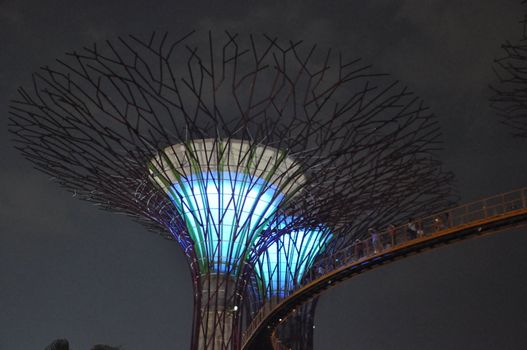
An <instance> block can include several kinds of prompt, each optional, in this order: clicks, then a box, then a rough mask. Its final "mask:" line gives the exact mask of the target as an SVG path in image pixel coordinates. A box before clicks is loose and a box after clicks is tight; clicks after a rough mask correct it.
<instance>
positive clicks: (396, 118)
mask: <svg viewBox="0 0 527 350" xmlns="http://www.w3.org/2000/svg"><path fill="white" fill-rule="evenodd" d="M10 112H11V126H10V128H11V132H12V133H13V134H14V135H15V141H16V142H17V148H19V149H20V150H21V152H22V153H23V154H24V156H25V157H26V158H28V159H29V160H30V161H31V162H33V163H34V164H35V166H36V167H37V168H38V169H40V170H42V171H44V172H45V173H47V174H49V175H51V176H52V177H53V178H54V179H56V181H58V182H59V183H60V184H61V185H62V186H64V187H65V188H67V189H68V190H70V191H71V192H73V193H74V194H75V195H76V197H78V198H81V199H84V200H87V201H90V202H93V203H94V204H96V205H98V206H100V207H101V208H103V209H105V210H111V211H117V212H121V213H125V214H127V215H130V216H132V217H133V218H135V219H136V220H138V221H139V222H141V223H143V224H145V225H146V226H147V227H148V228H149V229H151V230H153V231H156V232H159V233H161V234H162V235H163V236H164V237H166V238H169V239H175V240H177V241H178V242H179V244H180V245H181V247H182V249H183V251H184V253H185V254H186V256H187V258H188V262H189V267H190V271H191V274H192V280H193V287H194V320H193V333H192V341H191V344H192V349H237V348H239V347H240V335H241V331H242V328H243V324H244V322H243V320H242V319H243V317H242V316H241V315H243V313H242V310H243V308H244V305H246V302H247V300H248V299H247V298H249V299H251V298H252V299H251V300H255V299H254V298H256V299H257V300H259V301H260V302H261V301H262V300H265V299H266V298H267V299H268V298H270V297H271V296H273V295H274V296H277V295H278V296H279V295H286V294H288V293H290V292H291V291H292V290H293V289H294V288H297V286H298V285H299V283H301V281H302V278H303V277H304V276H305V275H306V273H308V271H309V269H310V268H311V266H312V265H313V261H314V260H315V259H316V257H317V256H318V255H319V254H322V253H324V251H325V250H326V249H337V248H336V247H338V246H342V245H346V244H348V243H349V242H350V241H353V240H354V239H355V238H357V237H359V236H363V235H365V234H366V228H367V227H368V226H371V225H377V226H380V225H385V224H388V223H391V222H394V221H395V220H398V219H401V218H407V217H410V216H417V215H421V214H425V213H429V212H431V211H434V210H437V209H440V208H443V207H445V206H446V205H447V204H448V203H449V200H450V199H449V196H450V194H451V190H450V182H451V179H452V177H451V175H450V174H449V173H446V172H444V171H442V169H441V166H440V163H439V161H438V160H437V158H436V155H435V151H436V150H437V149H438V148H439V136H440V132H439V129H438V125H437V121H436V120H435V117H434V115H433V114H431V113H430V112H429V111H428V109H427V108H426V107H425V106H424V105H423V103H422V101H421V100H420V99H419V98H417V97H416V96H414V95H413V94H412V93H411V92H409V91H408V89H407V88H406V87H404V86H401V85H400V84H399V83H398V82H396V81H395V82H394V81H392V80H391V79H390V78H389V77H387V76H386V75H383V74H377V73H375V72H373V71H372V69H371V67H370V66H368V65H365V64H363V63H362V62H361V60H353V61H346V60H345V59H344V58H343V57H342V55H341V54H339V53H334V52H332V51H331V50H322V49H318V48H317V47H316V46H308V45H305V44H303V43H302V42H293V41H280V40H278V39H277V38H274V37H269V36H266V35H262V36H252V35H249V36H240V35H237V34H231V33H228V32H226V33H224V34H220V35H213V34H212V33H210V32H209V33H208V35H198V34H195V33H188V34H185V35H182V36H179V37H177V38H170V37H169V35H168V34H161V35H159V34H156V33H154V34H152V35H151V36H149V37H146V38H138V37H135V36H130V37H127V38H119V39H118V40H116V41H115V42H107V43H105V45H102V46H98V45H93V46H90V47H85V48H83V49H82V50H79V51H73V52H71V53H68V54H67V55H66V56H65V57H63V58H61V59H58V60H57V62H55V64H53V65H52V66H45V67H43V68H42V69H41V70H40V71H39V72H37V73H34V74H33V86H32V87H31V89H30V90H27V89H24V88H21V89H19V98H18V99H17V100H15V101H13V102H12V105H11V111H10ZM332 242H335V243H332ZM255 286H256V287H255ZM248 290H249V291H250V292H248ZM248 294H249V295H250V296H249V297H247V295H248ZM309 312H310V313H312V311H309ZM311 316H312V315H311ZM311 319H312V317H311ZM299 320H300V321H299V322H302V321H301V318H299Z"/></svg>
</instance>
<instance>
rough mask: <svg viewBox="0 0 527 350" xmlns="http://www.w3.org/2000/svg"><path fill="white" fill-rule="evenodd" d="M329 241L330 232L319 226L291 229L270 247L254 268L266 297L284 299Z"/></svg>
mask: <svg viewBox="0 0 527 350" xmlns="http://www.w3.org/2000/svg"><path fill="white" fill-rule="evenodd" d="M288 221H290V220H288ZM282 226H286V224H285V223H284V224H282ZM330 238H331V233H330V231H329V229H328V228H327V227H324V226H318V227H315V228H306V229H302V228H296V229H291V230H290V231H289V232H288V233H286V234H283V235H281V236H280V238H278V240H276V241H275V242H273V243H271V244H270V245H269V246H268V247H267V249H266V251H264V252H263V253H262V254H261V255H260V257H259V259H258V263H257V268H256V271H257V274H258V275H259V277H260V278H261V279H262V282H263V283H264V284H265V293H268V294H270V295H278V296H281V297H283V296H284V295H286V294H287V293H288V292H290V291H292V290H293V289H294V288H295V287H296V286H298V285H299V284H300V282H301V280H302V278H303V277H304V274H305V273H306V272H307V270H309V268H311V266H312V265H313V262H314V260H315V258H316V257H317V255H318V254H320V253H322V252H323V251H324V248H325V247H326V244H327V242H328V240H329V239H330Z"/></svg>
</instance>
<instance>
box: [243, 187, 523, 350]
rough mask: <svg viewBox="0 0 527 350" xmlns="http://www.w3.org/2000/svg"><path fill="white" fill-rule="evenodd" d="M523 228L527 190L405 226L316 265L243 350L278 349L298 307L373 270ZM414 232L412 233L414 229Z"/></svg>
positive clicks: (265, 314)
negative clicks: (282, 327) (282, 328)
mask: <svg viewBox="0 0 527 350" xmlns="http://www.w3.org/2000/svg"><path fill="white" fill-rule="evenodd" d="M526 224H527V188H522V189H519V190H516V191H512V192H507V193H502V194H499V195H496V196H492V197H489V198H485V199H481V200H479V201H475V202H472V203H468V204H465V205H462V206H459V207H456V208H452V209H449V210H446V211H443V212H440V213H436V214H434V215H431V216H428V217H425V218H421V219H418V220H415V221H413V225H408V224H404V225H401V226H399V227H395V228H392V229H391V230H386V231H384V232H381V233H380V234H378V238H377V239H373V240H372V239H371V238H368V239H365V240H362V241H357V242H356V243H355V244H353V245H351V246H349V247H346V248H345V249H342V250H340V251H337V252H335V253H334V254H332V255H329V256H327V257H326V258H324V259H322V260H320V261H319V262H318V263H317V267H315V268H314V269H313V271H316V272H319V273H318V274H317V273H314V274H313V275H312V276H310V277H309V278H308V281H307V282H305V283H304V285H303V286H302V287H300V288H299V289H297V290H295V291H294V292H293V293H292V294H290V295H289V296H287V297H285V298H284V299H281V300H271V301H269V302H267V303H266V304H265V305H264V306H263V307H262V308H261V309H260V311H259V312H258V313H257V314H256V315H255V317H254V319H253V320H252V322H251V324H250V325H249V327H247V329H246V330H245V332H244V333H243V338H242V349H245V350H255V349H282V348H286V347H284V346H282V345H280V343H279V340H278V339H277V337H276V335H275V333H274V331H275V329H276V327H277V326H278V325H279V324H280V323H281V322H284V321H285V320H286V319H287V317H288V316H289V315H291V314H292V313H294V312H295V310H296V308H297V307H298V306H300V305H301V304H302V303H304V302H306V301H308V300H310V299H312V298H313V297H315V296H317V295H320V294H321V293H323V292H324V291H325V290H327V289H328V288H332V287H334V286H336V285H338V284H339V283H341V282H343V281H345V280H347V279H349V278H351V277H353V276H354V275H357V274H360V273H363V272H365V271H368V270H370V269H372V268H375V267H378V266H381V265H383V264H386V263H389V262H392V261H395V260H397V259H400V258H404V257H407V256H409V255H413V254H416V253H420V252H422V251H425V250H428V249H433V248H435V247H438V246H441V245H445V244H450V243H453V242H456V241H460V240H463V239H467V238H471V237H479V236H482V235H485V234H490V233H495V232H499V231H503V230H508V229H511V228H514V227H517V226H521V225H526ZM413 228H415V229H413Z"/></svg>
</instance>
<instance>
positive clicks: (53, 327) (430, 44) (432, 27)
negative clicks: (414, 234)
mask: <svg viewBox="0 0 527 350" xmlns="http://www.w3.org/2000/svg"><path fill="white" fill-rule="evenodd" d="M156 5H157V6H156V7H153V6H151V5H150V6H149V5H146V4H142V3H140V2H134V1H127V2H126V3H125V2H115V3H97V4H91V5H87V4H86V3H81V2H77V3H74V2H68V4H67V5H64V4H62V3H61V2H58V1H51V2H47V4H43V3H40V2H39V3H36V2H35V3H33V2H32V1H9V0H8V1H5V2H4V3H2V4H1V5H0V19H1V20H0V23H1V24H0V26H1V29H2V31H1V33H0V36H1V41H0V42H2V53H3V54H2V56H1V59H2V67H3V69H2V70H1V71H0V72H1V73H0V74H1V77H2V79H1V80H0V81H1V82H0V84H1V85H0V86H1V88H0V89H1V91H2V96H3V99H4V103H3V104H2V106H3V114H4V116H5V120H6V122H5V123H4V128H2V133H3V134H2V135H3V137H2V156H3V157H2V159H3V160H4V170H3V171H2V177H3V181H2V182H3V183H4V184H5V185H4V186H2V188H1V193H0V198H2V201H0V205H1V209H2V210H1V213H2V219H1V220H0V225H1V232H2V234H1V235H0V281H2V284H1V287H0V307H1V309H2V310H3V312H2V315H1V316H0V349H4V348H5V349H43V348H45V346H46V345H48V344H49V343H50V342H51V341H53V339H57V338H67V339H68V340H69V342H70V344H71V348H72V349H88V348H90V347H92V346H93V344H97V343H104V344H111V345H114V346H122V347H123V349H125V350H134V349H145V348H150V349H169V348H176V349H179V348H181V349H184V348H188V345H189V342H190V327H191V314H192V288H191V284H190V278H189V272H188V268H187V264H186V261H185V259H184V256H183V254H182V252H181V251H180V248H179V247H178V246H177V244H175V243H173V242H170V241H166V240H163V239H162V238H161V237H159V236H157V235H155V234H151V233H148V232H146V230H145V229H144V228H143V227H141V226H140V225H138V224H136V223H133V222H131V221H130V220H129V219H128V218H126V217H123V216H120V215H115V214H111V213H107V212H102V211H99V210H96V208H94V207H92V206H91V205H89V204H88V203H83V202H80V201H78V200H76V199H75V198H71V195H70V194H68V193H67V192H66V191H64V190H62V189H60V188H59V186H58V185H56V184H54V183H53V182H51V181H49V179H48V178H49V177H48V176H45V175H43V174H41V173H38V172H37V171H35V170H34V169H32V168H31V165H30V164H29V163H28V162H27V161H25V160H24V159H23V158H22V157H21V156H20V155H19V154H18V153H17V152H16V150H14V149H13V145H12V144H11V143H10V142H9V139H10V136H9V135H8V133H7V106H8V100H9V99H12V98H14V97H15V93H16V88H17V87H18V86H20V85H27V84H28V82H29V81H30V80H29V79H30V74H31V73H32V72H34V71H36V70H37V69H38V68H39V67H40V66H42V65H45V64H48V63H52V62H53V61H54V60H55V58H57V57H60V56H61V55H63V53H64V52H66V51H70V50H73V49H75V48H81V47H83V46H87V45H91V44H92V43H93V42H102V41H104V40H106V39H110V40H113V39H115V38H116V37H117V36H119V35H127V34H129V33H133V34H138V35H144V34H148V33H150V32H151V31H152V30H155V29H158V30H168V31H170V32H172V33H177V32H180V31H188V30H189V29H194V28H195V29H198V30H208V29H213V30H218V31H221V30H223V29H229V30H232V31H234V32H242V33H246V32H253V33H262V32H266V33H269V34H276V35H277V36H279V37H280V38H283V39H285V38H291V39H294V40H300V39H304V40H305V41H306V42H308V43H317V44H318V45H319V46H322V47H332V48H334V49H341V50H342V51H343V53H344V54H345V55H348V56H350V57H362V58H363V60H364V61H365V62H371V63H373V64H374V67H375V70H376V71H382V72H388V73H391V75H392V77H394V78H395V79H398V80H401V81H402V82H403V83H404V84H406V85H408V86H409V87H410V89H411V90H412V91H414V92H416V94H417V95H418V96H420V97H422V98H423V99H424V101H425V103H426V104H427V105H428V106H430V107H431V109H432V111H434V112H435V113H436V114H437V115H438V116H439V121H440V123H441V126H442V129H443V140H444V150H443V151H442V152H441V159H442V160H443V163H444V167H445V169H447V170H451V171H453V172H454V173H455V175H456V177H457V186H458V189H459V193H460V203H465V202H468V201H471V200H475V199H478V198H481V197H485V196H490V195H493V194H497V193H500V192H505V191H509V190H513V189H515V188H519V187H524V186H527V176H526V174H527V164H526V163H525V151H527V140H526V139H520V138H513V137H512V136H511V132H510V130H508V129H507V127H505V126H503V125H501V124H500V123H499V118H498V117H497V116H495V114H494V113H493V111H491V109H490V108H489V103H488V99H489V97H490V96H491V94H492V93H491V91H490V89H489V88H488V84H490V83H493V82H495V80H496V79H495V77H494V75H493V72H492V68H491V66H492V61H493V59H495V58H498V57H500V56H501V55H502V54H503V53H502V52H501V49H500V45H501V44H502V43H503V42H505V41H507V40H517V39H520V38H521V34H522V25H521V24H520V23H519V21H520V20H521V19H522V18H523V13H525V12H527V7H526V6H522V5H521V4H520V1H498V0H492V1H490V0H488V1H481V2H478V3H477V4H476V3H474V2H469V1H462V2H460V1H440V0H431V1H428V2H426V3H424V2H422V1H418V0H412V1H411V0H407V1H401V2H397V3H396V2H392V1H386V0H385V1H379V2H376V3H375V4H373V3H371V4H362V3H358V2H357V3H354V4H346V2H344V1H338V2H336V3H335V4H332V6H330V7H328V6H327V5H326V6H325V5H323V4H319V3H318V2H315V1H307V2H300V1H286V2H285V4H280V3H278V2H274V1H269V2H267V3H266V4H261V3H260V4H258V5H257V4H256V3H253V2H252V1H248V0H244V1H238V2H237V3H236V4H234V3H232V4H229V5H223V6H220V5H217V4H215V3H213V2H212V1H194V2H192V3H187V2H185V3H183V2H180V3H174V2H162V3H157V4H156ZM525 232H526V229H525V228H523V229H517V230H513V231H510V232H505V233H499V234H496V235H492V236H489V237H483V238H480V239H475V240H469V241H465V242H462V243H458V244H454V245H451V246H447V247H443V248H439V249H436V250H434V251H431V252H427V253H425V254H421V255H418V256H414V257H410V258H407V259H404V260H402V261H399V262H396V263H393V264H390V265H387V266H385V267H383V268H381V269H376V270H374V271H371V272H369V273H367V274H364V275H361V276H359V277H356V278H353V279H352V280H350V281H348V282H347V283H345V284H343V285H342V286H339V287H337V288H335V289H333V290H331V291H329V292H327V293H326V294H324V295H323V296H322V297H321V299H320V301H319V305H318V308H317V317H316V331H315V348H316V349H326V348H332V349H335V350H337V349H348V348H353V347H356V348H359V349H360V348H366V349H385V348H388V349H414V348H415V349H420V348H426V349H443V348H455V349H457V348H459V349H461V348H463V349H476V348H478V349H497V348H506V349H521V348H523V346H522V345H524V344H527V336H526V335H525V334H527V332H525V330H526V329H527V316H525V315H527V304H526V303H525V302H524V295H525V294H526V292H527V283H526V278H525V267H526V263H525V258H524V257H525V252H524V250H525V249H524V247H525V246H527V245H526V244H527V237H526V236H525V235H524V234H525ZM522 233H523V235H522Z"/></svg>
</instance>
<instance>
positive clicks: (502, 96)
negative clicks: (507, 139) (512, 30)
mask: <svg viewBox="0 0 527 350" xmlns="http://www.w3.org/2000/svg"><path fill="white" fill-rule="evenodd" d="M526 3H527V2H526V1H523V4H524V6H525V4H526ZM521 24H522V25H523V34H522V37H521V39H520V40H514V41H512V42H511V41H506V42H505V43H504V44H503V45H502V46H501V47H502V49H503V50H504V51H505V53H504V55H503V57H501V58H498V59H496V60H495V61H494V65H493V69H494V72H495V74H496V77H497V78H498V79H499V83H498V84H496V85H494V86H491V89H492V90H493V92H494V96H493V97H492V98H491V100H490V101H491V107H492V108H493V109H494V110H495V111H496V113H497V114H498V115H499V116H500V117H501V121H502V123H503V124H505V125H507V126H508V127H509V128H510V129H511V130H512V134H513V135H515V136H519V137H527V63H526V62H527V15H524V19H523V20H522V21H521Z"/></svg>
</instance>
